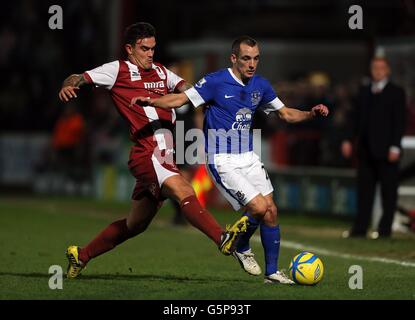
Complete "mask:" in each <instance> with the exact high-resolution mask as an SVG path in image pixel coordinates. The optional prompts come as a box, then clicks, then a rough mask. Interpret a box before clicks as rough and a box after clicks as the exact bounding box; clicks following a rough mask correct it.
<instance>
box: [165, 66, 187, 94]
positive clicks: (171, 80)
mask: <svg viewBox="0 0 415 320" xmlns="http://www.w3.org/2000/svg"><path fill="white" fill-rule="evenodd" d="M166 73H167V90H168V91H169V92H174V91H175V90H176V88H177V87H178V86H180V85H181V84H182V83H184V82H185V80H183V79H182V78H181V77H179V76H178V75H177V74H175V73H174V72H172V71H170V70H169V69H167V68H166Z"/></svg>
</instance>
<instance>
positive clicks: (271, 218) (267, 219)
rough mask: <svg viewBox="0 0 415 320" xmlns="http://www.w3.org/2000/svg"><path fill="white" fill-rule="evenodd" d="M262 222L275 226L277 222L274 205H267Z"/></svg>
mask: <svg viewBox="0 0 415 320" xmlns="http://www.w3.org/2000/svg"><path fill="white" fill-rule="evenodd" d="M263 222H264V223H265V224H266V225H267V226H270V227H273V226H276V225H277V224H278V212H277V207H276V206H275V205H269V206H268V208H267V212H266V213H265V215H264V219H263Z"/></svg>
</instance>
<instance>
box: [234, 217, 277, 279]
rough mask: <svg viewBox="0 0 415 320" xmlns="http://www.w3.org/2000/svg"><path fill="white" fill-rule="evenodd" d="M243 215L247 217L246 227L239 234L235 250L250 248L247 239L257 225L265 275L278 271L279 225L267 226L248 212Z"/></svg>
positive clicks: (240, 250) (242, 250) (243, 250)
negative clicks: (244, 231) (262, 249)
mask: <svg viewBox="0 0 415 320" xmlns="http://www.w3.org/2000/svg"><path fill="white" fill-rule="evenodd" d="M244 216H247V217H248V221H249V224H248V229H247V231H246V233H244V234H243V235H242V236H241V239H240V240H239V243H238V246H237V247H236V251H237V252H245V251H247V250H249V249H250V245H249V239H250V238H251V237H252V235H253V234H254V233H255V231H256V229H257V228H258V226H260V231H261V242H262V246H263V248H264V255H265V275H266V276H268V275H270V274H272V273H275V272H277V271H278V257H279V254H280V226H279V225H277V226H275V227H268V226H266V225H265V224H263V223H261V224H260V221H258V220H257V219H255V218H254V217H252V216H251V215H250V214H249V213H247V212H246V213H244Z"/></svg>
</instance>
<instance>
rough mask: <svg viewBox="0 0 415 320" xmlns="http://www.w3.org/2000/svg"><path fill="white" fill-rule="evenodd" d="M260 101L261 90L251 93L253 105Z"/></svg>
mask: <svg viewBox="0 0 415 320" xmlns="http://www.w3.org/2000/svg"><path fill="white" fill-rule="evenodd" d="M260 101H261V92H259V91H254V92H252V93H251V103H252V105H253V106H256V105H258V104H259V102H260Z"/></svg>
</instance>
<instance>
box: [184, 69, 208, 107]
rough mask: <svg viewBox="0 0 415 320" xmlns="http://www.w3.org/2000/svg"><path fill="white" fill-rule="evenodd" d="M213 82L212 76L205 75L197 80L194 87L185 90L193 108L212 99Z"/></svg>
mask: <svg viewBox="0 0 415 320" xmlns="http://www.w3.org/2000/svg"><path fill="white" fill-rule="evenodd" d="M214 90H215V82H214V79H213V77H212V76H209V75H208V76H206V77H204V78H202V79H200V80H199V82H198V83H196V84H195V85H194V87H192V88H190V89H188V90H186V91H185V92H184V93H185V94H186V95H187V97H188V98H189V100H190V101H191V102H192V104H193V105H194V107H195V108H197V107H199V106H200V105H202V104H205V103H207V102H209V101H210V100H212V99H213V97H214Z"/></svg>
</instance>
